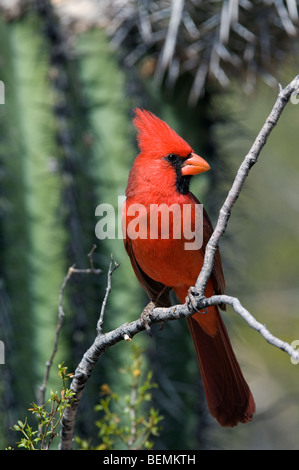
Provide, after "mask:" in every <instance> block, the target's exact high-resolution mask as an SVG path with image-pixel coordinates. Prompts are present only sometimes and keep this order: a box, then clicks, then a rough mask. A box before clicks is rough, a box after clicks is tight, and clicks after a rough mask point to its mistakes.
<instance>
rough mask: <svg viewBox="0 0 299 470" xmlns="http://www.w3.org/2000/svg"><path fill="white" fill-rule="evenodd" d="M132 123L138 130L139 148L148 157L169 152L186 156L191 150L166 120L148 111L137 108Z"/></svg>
mask: <svg viewBox="0 0 299 470" xmlns="http://www.w3.org/2000/svg"><path fill="white" fill-rule="evenodd" d="M133 123H134V125H135V127H136V129H137V131H138V135H137V141H138V146H139V149H140V151H141V152H142V153H144V154H146V155H148V156H149V157H153V158H154V157H161V156H167V155H169V154H171V153H174V154H176V155H179V156H181V157H186V156H187V155H189V153H191V152H192V151H193V150H192V148H191V147H190V145H189V144H188V143H187V142H186V141H185V140H184V139H182V138H181V137H180V136H179V135H178V134H177V133H176V132H175V131H174V130H173V129H171V127H169V125H168V124H167V123H166V122H164V121H162V119H159V118H158V117H157V116H155V115H154V114H153V113H151V112H150V111H146V110H145V109H140V108H137V109H136V110H135V117H134V119H133Z"/></svg>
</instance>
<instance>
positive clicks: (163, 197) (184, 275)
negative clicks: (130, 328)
mask: <svg viewBox="0 0 299 470" xmlns="http://www.w3.org/2000/svg"><path fill="white" fill-rule="evenodd" d="M133 122H134V125H135V127H136V129H137V131H138V144H139V148H140V154H139V155H138V156H137V158H136V159H135V161H134V164H133V166H132V169H131V171H130V175H129V180H128V186H127V190H126V196H127V199H126V202H125V204H124V207H123V212H122V218H123V227H125V234H124V235H125V236H124V243H125V248H126V250H127V253H128V255H129V257H130V259H131V263H132V266H133V269H134V271H135V274H136V276H137V279H138V281H139V282H140V284H141V285H142V287H143V288H144V289H145V290H146V292H147V293H148V295H149V297H150V299H151V300H152V301H153V302H155V304H156V305H157V306H165V307H166V306H170V305H171V303H170V299H169V293H170V291H171V289H173V290H174V292H175V294H176V296H177V297H178V299H179V300H180V302H182V303H184V302H185V299H186V296H187V295H188V290H189V288H190V286H194V285H195V282H196V280H197V277H198V274H199V272H200V269H201V267H202V264H203V258H204V251H205V246H206V244H207V242H208V240H209V238H210V236H211V234H212V231H213V229H212V225H211V222H210V220H209V217H208V215H207V213H206V212H205V211H204V214H203V227H202V231H203V243H202V246H201V248H196V249H185V248H186V242H189V243H190V239H188V240H187V239H186V238H185V237H184V233H183V234H182V236H181V237H180V238H179V237H177V236H174V235H173V233H174V232H173V228H174V226H176V227H177V225H178V224H179V226H180V227H181V228H183V227H184V224H186V220H185V219H183V216H182V214H183V210H182V211H181V213H180V214H181V215H179V217H178V216H177V215H176V216H175V215H174V216H173V218H172V219H171V217H169V219H171V220H170V222H169V236H166V237H165V233H164V232H163V230H162V222H161V220H162V219H159V223H158V232H157V230H156V229H157V227H154V229H155V230H153V227H152V226H151V224H150V222H151V218H150V210H151V208H152V207H153V206H152V205H153V204H156V205H159V206H160V205H161V204H166V205H167V206H168V207H169V206H171V205H172V204H176V207H178V208H181V209H183V206H184V205H188V206H189V207H191V212H190V213H191V223H192V227H193V230H194V229H195V207H196V204H199V201H198V200H197V199H196V198H195V196H194V195H193V194H192V193H191V192H190V191H189V184H190V178H191V176H192V175H196V174H198V173H202V172H204V171H207V170H209V168H210V167H209V165H208V163H207V162H206V161H205V160H204V159H203V158H201V157H199V156H198V155H196V154H195V153H194V152H193V150H192V148H191V147H190V145H189V144H188V143H187V142H185V141H184V140H183V139H182V138H181V137H179V136H178V135H177V134H176V132H174V131H173V130H172V129H171V128H170V127H169V126H168V124H166V122H164V121H162V120H161V119H159V118H157V117H156V116H155V115H154V114H152V113H151V112H149V111H146V110H141V109H137V110H136V116H135V117H134V119H133ZM133 204H134V206H133ZM135 204H138V206H136V205H135ZM170 213H171V212H170ZM190 213H189V214H190ZM178 219H179V220H178ZM132 227H133V228H134V229H135V230H133V229H132ZM182 231H183V230H182ZM224 288H225V282H224V276H223V272H222V265H221V259H220V255H219V252H217V254H216V257H215V262H214V268H213V272H212V275H211V278H210V280H209V281H208V283H207V287H206V292H205V295H206V297H210V296H212V295H213V294H214V293H216V294H223V293H224ZM188 325H189V328H190V331H191V335H192V339H193V342H194V345H195V349H196V354H197V359H198V362H199V366H200V370H201V375H202V380H203V385H204V389H205V393H206V398H207V403H208V407H209V409H210V412H211V414H212V416H214V417H215V418H216V419H217V420H218V422H219V423H220V424H221V425H222V426H235V425H237V424H238V422H241V423H246V422H248V421H250V420H251V418H252V415H253V414H254V412H255V404H254V399H253V397H252V394H251V392H250V389H249V387H248V385H247V383H246V381H245V379H244V377H243V374H242V372H241V369H240V366H239V364H238V362H237V359H236V357H235V354H234V352H233V349H232V346H231V343H230V340H229V337H228V334H227V331H226V329H225V326H224V323H223V321H222V319H221V317H220V314H219V311H218V308H217V307H209V308H208V312H205V313H195V314H194V315H193V316H192V317H190V318H188Z"/></svg>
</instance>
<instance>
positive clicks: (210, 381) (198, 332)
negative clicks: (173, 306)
mask: <svg viewBox="0 0 299 470" xmlns="http://www.w3.org/2000/svg"><path fill="white" fill-rule="evenodd" d="M211 309H215V310H216V311H215V312H210V310H211ZM210 314H212V315H213V316H214V315H216V316H217V317H218V321H217V325H218V327H217V332H216V334H215V335H213V336H212V335H209V334H207V333H206V332H205V331H204V330H203V329H202V328H201V326H200V317H202V315H205V314H195V315H193V316H192V317H191V318H188V325H189V328H190V331H191V334H192V338H193V342H194V345H195V349H196V354H197V359H198V362H199V366H200V370H201V375H202V380H203V385H204V389H205V393H206V398H207V403H208V407H209V409H210V412H211V414H212V416H214V417H215V418H216V419H217V420H218V422H219V424H221V425H222V426H228V427H232V426H236V425H237V424H238V423H239V422H241V423H247V422H248V421H251V419H252V416H253V414H254V412H255V403H254V399H253V396H252V394H251V391H250V389H249V387H248V385H247V383H246V381H245V379H244V377H243V374H242V372H241V369H240V366H239V364H238V362H237V359H236V356H235V354H234V351H233V348H232V345H231V343H230V340H229V337H228V334H227V331H226V328H225V326H224V323H223V321H222V319H221V316H220V314H219V312H218V308H217V307H210V308H209V315H210ZM197 320H198V321H197Z"/></svg>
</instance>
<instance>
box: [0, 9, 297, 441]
mask: <svg viewBox="0 0 299 470" xmlns="http://www.w3.org/2000/svg"><path fill="white" fill-rule="evenodd" d="M0 11H1V18H0V44H1V48H0V79H1V80H2V81H3V82H4V84H5V104H3V105H0V128H1V134H0V135H1V136H0V309H1V310H0V315H1V316H0V328H1V330H0V339H1V341H3V342H4V344H5V364H4V365H0V377H1V382H0V394H1V409H0V421H1V429H0V447H1V449H4V448H5V447H7V446H8V445H10V444H11V445H14V442H15V439H16V436H15V434H14V433H12V432H11V431H10V426H12V425H13V424H14V423H15V422H16V421H17V419H24V418H25V416H27V415H28V412H27V409H28V408H29V406H30V403H31V402H32V401H36V397H37V392H38V387H39V386H40V385H41V382H42V379H43V375H44V371H45V363H46V361H47V360H48V358H49V356H50V354H51V351H52V347H53V341H54V335H55V328H56V322H57V314H58V295H59V290H60V287H61V285H62V282H63V279H64V276H65V274H66V272H67V269H68V267H69V266H71V265H73V264H76V266H77V267H79V268H85V267H88V266H89V261H88V257H87V254H88V253H89V251H90V249H91V247H92V245H93V243H96V244H97V249H96V251H95V254H94V262H95V265H96V267H97V268H101V269H102V270H103V274H102V275H101V276H99V277H92V276H85V277H84V276H80V277H79V276H77V277H76V276H74V277H73V278H72V281H71V283H70V284H69V285H68V287H67V289H66V291H65V296H64V307H65V312H66V318H65V321H64V325H63V330H62V333H61V337H60V339H59V350H58V353H57V356H56V357H55V361H54V366H53V368H52V370H51V378H50V382H49V389H50V388H55V387H56V386H57V378H56V375H57V374H56V366H57V364H58V363H59V362H61V361H65V364H66V365H67V366H68V367H69V370H74V368H75V367H76V365H77V364H78V362H79V360H80V358H81V356H82V354H83V353H84V351H85V350H86V349H87V348H88V347H89V346H90V344H91V342H92V341H93V338H94V335H95V328H96V322H97V319H98V315H99V312H100V306H101V302H102V299H103V297H104V293H105V289H106V279H107V278H106V273H107V269H108V265H109V259H110V253H113V256H114V258H115V260H116V261H117V262H119V263H121V266H120V268H119V269H118V270H117V271H116V272H115V273H114V275H113V281H112V285H113V289H112V294H111V296H110V298H109V302H108V306H107V310H106V315H105V322H104V330H105V331H108V330H110V329H112V328H115V327H117V326H119V325H121V324H122V323H124V322H127V321H132V320H134V319H136V318H137V317H138V316H139V314H140V313H141V311H142V308H143V306H144V305H145V304H146V302H147V298H146V296H145V294H144V292H143V291H142V289H141V288H140V286H139V284H138V283H137V281H136V279H135V276H134V274H133V272H132V269H131V266H130V262H129V259H128V257H127V255H126V253H125V250H124V247H123V242H122V240H118V239H113V240H103V241H99V240H97V239H96V237H95V225H96V222H97V217H96V216H95V208H96V206H97V205H98V204H100V203H109V204H113V205H114V206H115V208H116V210H117V198H118V196H120V195H123V194H124V191H125V187H126V182H127V177H128V173H129V170H130V167H131V164H132V162H133V159H134V158H135V156H136V155H137V153H138V149H137V147H136V142H135V130H134V129H133V126H132V122H131V118H132V116H133V111H132V110H133V108H134V107H136V106H144V107H145V108H147V109H150V110H152V111H153V112H154V113H156V114H157V115H159V116H160V117H161V118H163V119H165V120H167V122H168V123H169V124H170V125H171V126H173V127H174V129H175V130H177V132H178V133H179V134H180V135H182V137H184V138H185V139H186V140H187V141H188V142H190V144H191V145H192V146H193V148H194V149H195V150H196V152H197V153H199V154H200V155H202V156H203V157H204V158H206V159H207V160H208V161H209V163H210V165H211V171H210V172H208V173H207V174H205V175H202V176H200V177H198V178H195V179H194V181H193V182H192V191H193V192H194V193H195V194H196V196H198V198H199V199H200V200H201V201H202V202H203V203H204V205H205V206H206V208H207V209H208V211H209V213H210V215H211V218H212V220H213V221H215V220H216V218H217V214H218V211H219V209H220V207H221V203H222V201H223V198H224V197H225V194H226V192H227V190H228V189H229V187H230V185H231V183H232V181H233V178H234V175H235V173H236V171H237V169H238V166H239V164H240V163H241V161H242V159H243V157H244V156H245V154H246V153H247V151H248V150H249V148H250V146H251V144H252V143H253V140H254V139H255V137H256V135H257V133H258V132H259V130H260V128H261V126H262V125H263V123H264V121H265V119H266V117H267V116H268V114H269V112H270V110H271V108H272V106H273V104H274V102H275V99H276V96H277V92H278V89H279V88H278V84H277V81H279V82H281V83H282V85H283V86H284V85H286V84H287V83H288V82H289V81H290V80H292V79H293V78H294V76H295V75H297V74H298V70H299V68H298V64H299V60H298V36H297V34H298V2H296V1H289V2H282V1H281V2H278V1H277V2H273V3H269V2H263V1H260V2H245V3H244V2H238V1H237V2H233V1H230V0H227V1H219V2H207V1H203V2H199V1H196V0H193V1H191V0H186V1H185V2H181V1H170V0H168V1H166V0H165V1H161V2H154V1H153V0H149V1H147V2H145V1H141V0H140V1H137V0H131V1H128V2H127V3H121V2H117V1H116V0H115V1H113V0H106V1H96V0H94V1H92V0H90V1H88V2H81V1H78V2H72V1H53V2H52V3H51V2H49V1H45V0H40V1H31V2H21V1H14V2H11V3H9V2H4V1H0ZM175 20H177V21H175ZM298 124H299V105H296V104H292V103H289V104H288V105H287V107H286V109H285V111H284V113H283V115H282V117H281V119H280V121H279V123H278V126H277V128H276V129H274V131H273V133H272V134H271V136H270V138H269V140H268V142H267V145H266V147H265V148H264V149H263V151H262V153H261V155H260V158H259V162H258V164H257V165H255V167H254V168H253V169H252V171H251V173H250V175H249V178H248V180H247V182H246V184H245V187H244V188H243V190H242V193H241V196H240V197H239V199H238V201H237V204H236V206H235V207H234V209H233V212H232V216H231V219H230V222H229V226H228V229H227V233H226V234H225V237H224V239H223V240H222V242H221V252H222V258H223V263H224V270H225V277H226V284H227V293H228V294H230V295H234V296H237V297H238V298H239V299H240V300H241V302H242V303H243V305H244V306H245V307H246V308H247V309H248V310H249V311H250V312H251V313H252V314H253V315H254V316H255V317H256V318H257V320H259V321H260V322H261V323H263V324H266V325H267V327H268V329H269V330H270V331H271V332H272V333H273V334H274V335H276V336H278V337H279V338H281V339H283V340H285V341H287V342H292V341H293V340H295V339H298V340H299V319H298V313H299V311H298V304H299V292H298V280H299V254H298V237H299V217H298V208H299V192H298V180H299V160H298V153H297V152H298V146H299V135H298ZM224 320H225V322H226V324H227V327H228V330H229V333H230V337H231V340H232V343H233V345H234V349H235V351H236V355H237V357H238V359H239V361H240V363H241V365H242V369H243V371H244V375H245V377H246V378H247V380H248V382H249V384H250V387H251V389H252V391H253V394H254V396H255V400H256V406H257V412H256V415H255V417H254V419H253V421H252V423H250V424H247V425H240V426H238V427H237V428H234V429H222V428H220V427H219V426H218V424H217V423H216V422H214V421H213V420H212V419H211V418H210V417H209V414H208V413H207V411H206V405H205V401H204V398H203V391H202V388H201V382H200V377H199V370H198V366H197V363H196V358H195V353H194V349H193V344H192V342H191V337H190V336H189V332H188V328H187V325H186V322H184V321H176V322H170V323H168V324H166V325H164V328H163V330H159V329H155V332H154V336H153V338H149V337H148V336H147V335H146V333H141V334H140V335H138V337H136V338H134V342H135V341H136V342H137V343H140V344H141V345H142V347H143V348H145V350H146V357H147V361H148V364H147V366H148V367H150V368H151V369H152V370H153V371H154V378H155V381H156V382H157V383H158V385H159V388H158V389H157V390H156V391H155V392H154V405H155V406H156V407H157V408H159V409H160V412H161V414H162V415H163V416H164V420H163V421H162V423H161V424H162V432H161V435H160V436H159V437H158V438H157V439H156V441H155V448H156V449H221V448H225V449H298V448H299V442H298V435H299V404H298V371H299V365H298V366H295V365H293V364H292V363H291V361H290V358H289V357H288V356H287V355H286V354H284V353H283V352H281V351H279V350H276V349H275V348H274V347H273V346H270V345H269V344H268V343H266V342H265V340H264V339H263V338H262V337H261V336H259V334H258V333H257V332H255V331H253V330H251V329H250V328H249V326H248V325H247V324H245V322H244V321H243V320H242V319H241V318H239V317H238V316H237V315H236V314H235V313H234V312H233V311H232V310H231V309H228V311H227V312H226V313H225V314H224ZM130 353H131V351H130V345H129V344H128V343H127V342H123V343H121V344H118V345H116V346H114V347H113V348H111V349H110V350H109V351H107V353H106V354H105V355H104V356H103V357H102V358H101V360H100V361H99V363H98V364H97V366H96V368H95V370H94V373H93V376H92V378H91V379H90V381H89V383H88V385H87V389H86V391H85V394H84V399H83V401H82V403H81V404H80V408H79V412H78V418H77V427H76V432H77V434H78V435H80V436H81V437H82V438H88V437H89V438H90V437H92V436H93V433H94V432H95V431H94V425H93V423H94V420H95V416H94V409H93V407H94V404H95V403H96V402H97V401H98V398H99V389H100V386H101V384H102V383H105V382H107V383H108V384H109V385H110V387H111V388H112V389H114V388H115V389H118V390H121V389H122V386H123V384H122V382H121V380H122V377H121V376H120V374H119V373H118V371H119V368H120V367H122V366H123V365H124V364H126V360H128V358H129V356H130Z"/></svg>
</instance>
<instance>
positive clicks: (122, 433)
mask: <svg viewBox="0 0 299 470" xmlns="http://www.w3.org/2000/svg"><path fill="white" fill-rule="evenodd" d="M131 358H132V360H131V362H130V365H129V366H128V367H126V369H122V370H120V373H122V374H126V375H127V379H128V389H127V391H126V393H125V394H122V395H121V396H120V395H119V394H117V393H115V392H113V391H112V390H111V389H110V387H109V385H107V384H103V385H102V386H101V390H100V394H101V397H102V398H101V399H100V402H99V404H98V405H96V406H95V410H96V411H97V412H99V413H100V418H99V419H98V420H96V422H95V424H96V426H97V428H98V429H99V432H98V437H99V438H100V442H99V444H97V445H96V446H95V447H91V446H90V445H89V443H88V441H86V440H81V439H80V438H76V442H77V443H78V444H79V445H80V447H81V449H86V450H88V449H97V450H114V449H126V450H132V449H135V450H140V449H151V448H152V447H153V444H154V443H153V441H152V440H151V438H152V437H153V436H158V435H159V432H160V425H159V423H160V421H161V420H162V419H163V417H162V416H160V414H159V411H158V410H156V409H155V408H153V407H152V406H150V402H151V401H152V393H151V390H152V389H153V388H155V387H157V385H156V384H155V383H153V382H152V372H151V371H150V372H147V373H146V372H143V371H142V364H144V362H145V361H144V356H143V355H142V354H141V352H140V349H139V348H138V347H136V346H133V353H132V355H131Z"/></svg>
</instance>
